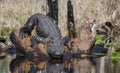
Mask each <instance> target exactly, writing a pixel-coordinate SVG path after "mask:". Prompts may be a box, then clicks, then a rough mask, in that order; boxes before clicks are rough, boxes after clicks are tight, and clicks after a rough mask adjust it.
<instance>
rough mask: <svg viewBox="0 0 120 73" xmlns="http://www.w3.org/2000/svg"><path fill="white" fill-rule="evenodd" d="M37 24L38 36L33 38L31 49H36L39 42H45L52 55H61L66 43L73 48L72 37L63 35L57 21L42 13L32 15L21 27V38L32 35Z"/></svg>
mask: <svg viewBox="0 0 120 73" xmlns="http://www.w3.org/2000/svg"><path fill="white" fill-rule="evenodd" d="M35 26H36V34H37V36H33V37H32V38H31V43H32V48H31V51H34V50H35V49H36V47H37V45H38V43H43V44H45V46H46V49H47V52H48V53H49V54H50V55H51V56H52V57H61V56H62V55H63V53H64V46H65V45H67V46H68V47H69V48H71V45H70V38H69V37H67V36H65V37H63V38H62V37H61V32H60V29H59V27H58V25H57V23H56V21H55V20H54V19H53V18H51V17H49V16H46V15H43V14H40V13H38V14H34V15H32V16H31V17H30V18H29V19H28V21H27V22H26V24H25V25H24V26H23V27H22V28H21V29H20V32H19V37H20V39H23V38H24V37H27V36H30V35H31V33H32V30H33V29H34V27H35Z"/></svg>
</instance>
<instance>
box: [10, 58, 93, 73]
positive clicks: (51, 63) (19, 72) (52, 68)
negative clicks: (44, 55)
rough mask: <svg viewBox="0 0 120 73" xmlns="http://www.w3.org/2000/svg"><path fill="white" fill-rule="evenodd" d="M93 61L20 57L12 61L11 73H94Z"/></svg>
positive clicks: (87, 59) (85, 59)
mask: <svg viewBox="0 0 120 73" xmlns="http://www.w3.org/2000/svg"><path fill="white" fill-rule="evenodd" d="M92 68H94V66H93V62H92V59H89V58H84V59H71V60H64V61H63V60H59V59H54V60H44V61H43V60H42V61H41V60H38V59H34V60H29V59H27V58H26V57H18V58H16V59H14V60H12V61H11V63H10V71H11V73H94V71H92Z"/></svg>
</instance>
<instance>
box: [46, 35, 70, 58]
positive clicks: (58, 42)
mask: <svg viewBox="0 0 120 73" xmlns="http://www.w3.org/2000/svg"><path fill="white" fill-rule="evenodd" d="M69 40H70V38H69V37H64V38H63V39H61V38H57V37H55V38H50V39H49V41H48V42H47V44H46V46H47V47H46V48H47V51H48V53H49V54H50V55H51V56H52V57H54V58H60V57H61V56H62V55H63V53H64V50H65V49H64V47H65V45H66V46H67V43H68V42H69ZM68 47H69V46H68Z"/></svg>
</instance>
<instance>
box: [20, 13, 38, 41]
mask: <svg viewBox="0 0 120 73" xmlns="http://www.w3.org/2000/svg"><path fill="white" fill-rule="evenodd" d="M37 19H38V14H35V15H33V16H31V17H30V18H29V19H28V21H27V22H26V24H25V26H24V27H22V28H21V29H20V32H19V37H20V39H22V38H24V37H27V36H28V35H31V32H32V30H33V29H34V26H35V25H37Z"/></svg>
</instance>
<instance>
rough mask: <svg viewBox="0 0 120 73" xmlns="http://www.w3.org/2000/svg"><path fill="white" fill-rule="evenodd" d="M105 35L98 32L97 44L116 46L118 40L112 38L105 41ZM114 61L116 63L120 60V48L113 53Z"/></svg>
mask: <svg viewBox="0 0 120 73" xmlns="http://www.w3.org/2000/svg"><path fill="white" fill-rule="evenodd" d="M102 37H103V35H100V34H97V35H96V38H95V44H104V45H105V46H112V47H115V46H116V45H117V44H119V43H116V42H110V40H107V41H104V40H102ZM111 58H112V63H113V64H116V63H117V62H118V61H119V60H120V48H119V49H117V50H116V51H114V52H112V53H111Z"/></svg>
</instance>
